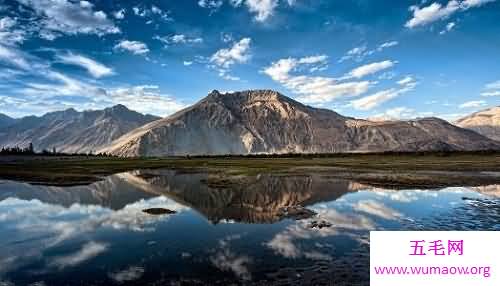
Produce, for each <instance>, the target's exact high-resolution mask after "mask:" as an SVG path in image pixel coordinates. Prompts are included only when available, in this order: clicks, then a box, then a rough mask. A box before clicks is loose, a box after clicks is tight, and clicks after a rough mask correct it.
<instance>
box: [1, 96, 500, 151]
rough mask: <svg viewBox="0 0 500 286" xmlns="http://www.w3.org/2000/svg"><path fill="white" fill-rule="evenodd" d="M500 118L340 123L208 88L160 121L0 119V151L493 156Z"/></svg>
mask: <svg viewBox="0 0 500 286" xmlns="http://www.w3.org/2000/svg"><path fill="white" fill-rule="evenodd" d="M499 113H500V108H498V107H497V108H492V109H491V110H489V111H485V112H483V113H481V112H478V113H475V114H472V115H471V116H470V117H466V118H463V119H461V120H459V121H457V122H456V124H457V125H459V126H461V127H465V128H470V129H471V130H469V129H465V128H461V127H458V126H456V125H453V124H450V123H448V122H447V121H445V120H442V119H439V118H435V117H431V118H422V119H415V120H407V121H377V122H375V121H369V120H363V119H356V118H352V117H346V116H342V115H340V114H338V113H336V112H334V111H332V110H328V109H321V108H314V107H310V106H306V105H303V104H301V103H299V102H297V101H295V100H293V99H291V98H288V97H286V96H284V95H282V94H280V93H278V92H275V91H272V90H249V91H242V92H233V93H220V92H218V91H216V90H214V91H213V92H211V93H210V94H208V96H206V97H205V98H203V99H202V100H200V101H199V102H198V103H196V104H194V105H192V106H190V107H188V108H186V109H183V110H181V111H179V112H177V113H175V114H173V115H171V116H168V117H166V118H159V117H155V116H151V115H143V114H140V113H137V112H135V111H131V110H129V109H127V108H126V107H125V106H123V105H116V106H114V107H110V108H106V109H104V110H95V111H83V112H78V111H76V110H74V109H67V110H64V111H57V112H51V113H47V114H45V115H43V116H41V117H36V116H28V117H24V118H20V119H12V118H9V117H7V116H5V117H3V116H0V146H19V147H25V146H27V145H28V144H29V143H30V142H32V143H33V145H34V146H35V149H36V150H42V149H49V150H51V149H52V148H56V149H57V151H60V152H67V153H73V152H77V153H87V152H91V151H93V152H106V153H110V154H113V155H117V156H123V157H135V156H172V155H225V154H261V153H340V152H383V151H451V150H464V151H465V150H468V151H469V150H491V149H500V142H498V141H495V140H492V139H491V138H493V139H497V140H498V139H499V138H498V137H495V136H496V135H495V134H497V135H498V128H499V126H500V124H499V120H498V114H499ZM486 118H488V119H486ZM495 128H496V129H495ZM492 130H496V131H495V132H497V133H495V132H492ZM480 133H481V134H482V135H481V134H480ZM487 136H489V137H490V138H487Z"/></svg>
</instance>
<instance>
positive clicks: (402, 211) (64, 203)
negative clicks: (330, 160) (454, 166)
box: [0, 170, 500, 285]
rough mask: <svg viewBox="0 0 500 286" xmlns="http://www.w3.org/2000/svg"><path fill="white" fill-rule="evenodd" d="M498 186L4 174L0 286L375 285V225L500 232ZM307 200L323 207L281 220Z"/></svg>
mask: <svg viewBox="0 0 500 286" xmlns="http://www.w3.org/2000/svg"><path fill="white" fill-rule="evenodd" d="M499 190H500V187H499V186H484V187H476V188H467V187H453V188H445V189H441V190H401V191H393V190H387V189H381V188H372V187H370V186H367V185H362V184H358V183H354V182H349V181H342V180H336V179H331V178H326V177H322V176H320V175H317V174H304V175H297V176H280V175H273V174H261V175H258V176H230V177H228V176H221V175H214V174H211V175H209V174H206V173H194V174H193V173H182V172H178V171H173V170H146V171H133V172H127V173H120V174H116V175H112V176H109V177H107V178H105V179H104V180H103V181H100V182H96V183H93V184H90V185H87V186H74V187H53V186H35V185H29V184H25V183H20V182H12V181H2V182H0V237H2V240H1V241H0V285H4V284H5V285H28V284H30V283H36V282H38V283H45V285H73V284H84V285H110V283H117V284H121V285H123V284H134V283H137V284H142V285H148V284H151V285H155V284H161V283H166V282H171V283H181V284H182V283H184V284H187V285H191V284H200V285H203V284H221V285H227V284H230V283H238V284H239V283H245V284H252V283H255V284H259V283H261V284H270V283H274V284H277V285H280V284H282V285H289V284H297V285H304V284H315V285H321V284H328V283H345V284H346V285H368V274H369V269H368V264H369V231H370V230H383V229H388V230H399V229H461V230H462V229H463V230H471V229H477V230H486V229H488V230H494V229H496V230H499V229H500V227H499V225H498V221H500V207H499V205H500V203H499V200H498V194H499V193H500V192H499ZM298 205H300V206H304V207H307V208H308V209H311V210H313V211H314V212H315V213H316V215H315V216H314V217H312V218H306V219H299V220H295V219H283V216H282V210H283V208H284V207H293V206H298ZM151 208H164V209H168V210H171V211H175V212H176V213H175V214H168V215H159V216H155V215H149V214H147V213H144V212H143V210H144V209H151ZM453 218H455V219H453ZM312 221H325V222H327V223H329V224H331V226H330V227H325V228H311V222H312ZM356 283H357V284H356Z"/></svg>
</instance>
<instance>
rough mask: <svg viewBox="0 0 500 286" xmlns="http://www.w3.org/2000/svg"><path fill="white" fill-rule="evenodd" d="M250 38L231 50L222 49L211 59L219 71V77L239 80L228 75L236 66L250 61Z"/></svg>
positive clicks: (235, 45)
mask: <svg viewBox="0 0 500 286" xmlns="http://www.w3.org/2000/svg"><path fill="white" fill-rule="evenodd" d="M251 42H252V40H251V39H250V38H243V39H241V40H240V41H239V42H236V43H234V44H233V45H232V46H231V47H230V48H226V49H220V50H218V51H217V52H216V53H214V54H213V55H212V56H211V57H210V60H209V61H210V63H211V65H212V67H214V68H216V69H217V70H218V71H219V75H220V76H221V77H223V78H226V79H237V78H235V77H232V76H230V75H229V74H228V73H229V71H230V68H231V67H232V66H233V65H235V64H243V63H246V62H248V61H249V60H250V58H251V53H250V43H251Z"/></svg>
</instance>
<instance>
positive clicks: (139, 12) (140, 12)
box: [132, 7, 147, 17]
mask: <svg viewBox="0 0 500 286" xmlns="http://www.w3.org/2000/svg"><path fill="white" fill-rule="evenodd" d="M132 11H133V12H134V15H136V16H139V17H146V15H147V10H146V9H141V8H139V7H133V8H132Z"/></svg>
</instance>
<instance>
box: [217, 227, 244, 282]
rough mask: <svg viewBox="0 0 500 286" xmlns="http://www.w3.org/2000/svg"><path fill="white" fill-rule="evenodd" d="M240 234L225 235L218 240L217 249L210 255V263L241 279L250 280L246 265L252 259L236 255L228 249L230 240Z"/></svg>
mask: <svg viewBox="0 0 500 286" xmlns="http://www.w3.org/2000/svg"><path fill="white" fill-rule="evenodd" d="M239 238H240V236H234V237H231V236H230V237H227V238H225V239H222V240H220V241H219V245H220V246H219V249H218V250H217V251H216V253H215V254H214V255H212V256H211V257H210V261H211V262H212V264H213V265H214V266H215V267H217V268H218V269H220V270H222V271H232V272H233V273H234V274H235V275H236V276H238V277H239V278H241V279H243V280H250V279H251V278H252V277H251V274H250V271H249V270H248V265H249V264H251V263H252V259H251V258H250V257H248V256H246V255H237V254H235V253H234V252H233V251H231V250H230V249H229V246H230V245H229V243H230V241H232V240H234V239H239Z"/></svg>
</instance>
